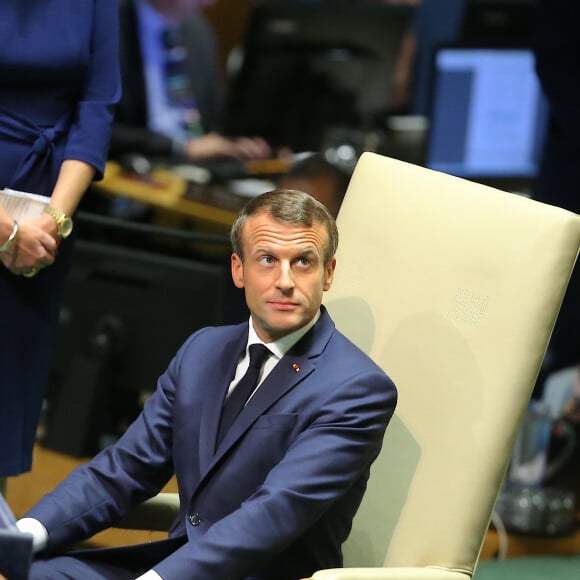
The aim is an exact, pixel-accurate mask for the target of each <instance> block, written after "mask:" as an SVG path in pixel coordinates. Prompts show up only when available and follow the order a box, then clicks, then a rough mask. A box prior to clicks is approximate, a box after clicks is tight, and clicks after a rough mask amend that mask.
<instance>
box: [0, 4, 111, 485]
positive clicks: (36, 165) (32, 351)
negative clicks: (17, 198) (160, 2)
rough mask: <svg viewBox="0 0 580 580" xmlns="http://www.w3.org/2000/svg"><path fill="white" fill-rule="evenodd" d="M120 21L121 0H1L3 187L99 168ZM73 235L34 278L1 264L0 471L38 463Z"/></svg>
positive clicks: (36, 184)
mask: <svg viewBox="0 0 580 580" xmlns="http://www.w3.org/2000/svg"><path fill="white" fill-rule="evenodd" d="M117 29H118V7H117V0H26V1H23V0H2V2H0V44H1V48H0V188H4V187H11V188H13V189H18V190H23V191H29V192H33V193H38V194H42V195H46V196H50V195H51V193H52V189H53V187H54V184H55V182H56V179H57V176H58V172H59V169H60V166H61V163H62V161H63V160H65V159H77V160H81V161H84V162H86V163H88V164H90V165H92V166H93V167H94V168H95V169H96V178H99V177H101V176H102V173H103V171H104V166H105V161H106V157H107V147H108V142H109V133H110V125H111V122H112V118H113V107H114V104H115V103H116V102H117V101H118V99H119V96H120V80H119V71H118V31H117ZM71 242H72V240H71V238H68V239H67V240H66V241H64V242H63V244H62V245H61V247H60V248H59V254H58V257H57V260H56V262H55V264H54V265H53V266H51V267H50V268H46V269H43V270H42V271H41V272H40V273H39V274H38V275H37V276H35V277H34V278H25V277H22V276H15V275H13V274H12V273H10V272H9V271H8V270H7V269H6V268H4V267H3V266H2V265H0V476H8V475H18V474H19V473H23V472H25V471H28V470H30V467H31V463H32V449H33V445H34V440H35V433H36V428H37V424H38V419H39V415H40V410H41V405H42V399H43V396H44V389H45V383H46V378H47V375H48V371H49V368H50V359H51V354H52V347H53V343H54V341H55V332H56V325H57V319H58V311H59V306H60V301H61V294H62V289H63V286H64V283H65V277H66V272H67V266H68V263H69V260H70V253H71ZM79 388H82V385H79Z"/></svg>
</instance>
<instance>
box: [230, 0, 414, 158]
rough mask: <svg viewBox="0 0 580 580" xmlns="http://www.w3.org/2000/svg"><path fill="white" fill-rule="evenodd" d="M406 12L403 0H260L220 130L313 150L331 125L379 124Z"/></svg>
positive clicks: (360, 126) (408, 14)
mask: <svg viewBox="0 0 580 580" xmlns="http://www.w3.org/2000/svg"><path fill="white" fill-rule="evenodd" d="M411 15H412V11H411V10H410V9H409V8H408V7H401V6H388V5H381V4H377V3H374V2H372V3H367V2H344V1H340V0H330V1H328V0H326V1H320V2H307V1H300V0H297V1H291V2H268V3H262V4H258V5H257V6H256V7H255V8H254V9H253V12H252V15H251V19H250V24H249V26H248V30H247V36H246V39H245V44H244V47H243V50H244V59H243V63H242V65H241V68H240V70H239V72H238V74H237V75H236V76H235V78H234V79H233V81H232V88H231V92H230V99H229V101H230V102H229V107H228V112H227V123H226V131H227V132H228V133H230V134H235V135H262V136H264V137H266V138H267V139H268V140H269V141H270V142H271V143H272V144H273V145H274V146H289V147H291V148H292V149H294V150H296V151H304V150H314V151H317V150H320V148H321V143H322V142H323V141H324V138H325V132H326V131H327V130H328V129H329V128H330V129H335V128H357V129H370V128H374V127H375V126H376V125H377V123H378V124H381V126H382V122H383V120H384V114H385V112H386V111H387V103H388V101H389V94H390V90H391V81H392V76H393V70H394V67H395V62H396V59H397V55H398V53H399V48H400V44H401V40H402V37H403V34H404V32H405V30H406V29H407V25H408V24H409V22H410V18H411Z"/></svg>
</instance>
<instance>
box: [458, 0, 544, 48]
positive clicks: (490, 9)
mask: <svg viewBox="0 0 580 580" xmlns="http://www.w3.org/2000/svg"><path fill="white" fill-rule="evenodd" d="M536 4H537V0H467V1H466V3H465V11H464V15H463V20H462V25H461V31H460V34H459V38H460V41H461V43H462V44H471V45H474V46H482V45H485V46H512V47H521V46H531V45H532V41H533V35H534V31H535V26H536Z"/></svg>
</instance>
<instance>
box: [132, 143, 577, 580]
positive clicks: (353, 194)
mask: <svg viewBox="0 0 580 580" xmlns="http://www.w3.org/2000/svg"><path fill="white" fill-rule="evenodd" d="M338 224H339V230H340V236H341V240H340V244H339V252H338V264H337V271H336V276H335V279H334V283H333V288H332V289H331V291H330V292H328V294H327V298H326V300H325V303H326V305H327V307H328V309H329V310H330V312H331V314H332V316H333V317H334V319H335V322H336V323H337V326H338V327H339V328H340V329H341V330H342V331H343V332H345V334H346V335H347V336H348V337H349V338H351V339H352V340H353V341H354V342H355V343H357V344H358V345H359V346H360V347H361V348H362V349H363V350H364V351H366V352H367V353H369V355H370V356H371V357H372V358H373V359H375V360H376V361H377V362H378V364H380V365H381V366H382V367H383V368H384V369H385V370H386V371H387V373H388V374H389V375H390V376H391V377H392V378H393V380H394V381H395V383H396V384H397V387H398V389H399V402H398V406H397V410H396V413H395V416H394V417H393V419H392V421H391V424H390V425H389V428H388V429H387V434H386V437H385V441H384V446H383V450H382V452H381V455H380V457H379V458H378V459H377V461H376V462H375V463H374V465H373V468H372V470H371V478H370V481H369V486H368V490H367V493H366V495H365V497H364V499H363V503H362V505H361V508H360V510H359V512H358V514H357V516H356V518H355V521H354V526H353V530H352V533H351V536H350V538H349V539H348V541H347V542H346V544H345V547H344V553H345V566H346V567H345V568H343V569H337V570H324V571H319V572H316V573H315V574H314V579H315V580H347V579H348V580H366V579H374V580H378V579H385V580H386V579H416V580H436V579H444V580H455V579H457V580H459V579H461V580H468V579H469V578H471V576H472V575H473V572H474V569H475V566H476V563H477V558H478V555H479V551H480V548H481V545H482V543H483V539H484V536H485V533H486V530H487V528H488V524H489V520H490V516H491V513H492V510H493V506H494V502H495V500H496V497H497V494H498V491H499V488H500V485H501V483H502V480H503V476H504V473H505V470H506V467H507V464H508V461H509V457H510V453H511V448H512V445H513V442H514V440H515V436H516V434H517V431H518V426H519V424H520V420H521V419H522V417H523V414H524V412H525V410H526V408H527V404H528V401H529V397H530V393H531V390H532V387H533V384H534V381H535V378H536V375H537V372H538V370H539V367H540V364H541V362H542V359H543V356H544V352H545V349H546V346H547V343H548V339H549V336H550V332H551V330H552V327H553V324H554V321H555V318H556V314H557V312H558V309H559V306H560V303H561V300H562V296H563V293H564V289H565V287H566V284H567V281H568V279H569V276H570V273H571V271H572V268H573V265H574V261H575V259H576V256H577V253H578V248H579V245H580V218H579V217H578V216H576V215H574V214H571V213H570V212H567V211H564V210H561V209H558V208H555V207H551V206H547V205H542V204H539V203H536V202H533V201H530V200H528V199H525V198H522V197H519V196H516V195H513V194H508V193H504V192H500V191H497V190H494V189H491V188H488V187H484V186H482V185H476V184H474V183H471V182H468V181H464V180H461V179H457V178H453V177H450V176H448V175H444V174H441V173H436V172H433V171H429V170H427V169H423V168H421V167H418V166H414V165H409V164H406V163H402V162H399V161H395V160H393V159H389V158H386V157H382V156H379V155H376V154H372V153H365V154H363V156H362V157H361V159H360V160H359V162H358V164H357V167H356V169H355V172H354V175H353V177H352V180H351V182H350V185H349V188H348V192H347V195H346V198H345V200H344V202H343V205H342V208H341V210H340V214H339V217H338ZM146 505H147V507H149V508H153V507H154V508H157V511H156V512H155V515H154V516H151V514H150V513H147V511H146V510H141V511H139V512H136V513H133V514H132V516H131V518H128V519H127V520H125V521H124V522H123V524H124V525H126V526H130V527H138V528H145V529H167V527H168V526H169V525H170V522H171V520H172V519H173V517H174V516H175V514H176V513H177V509H178V500H177V495H176V494H160V495H159V496H158V497H156V498H153V499H152V500H149V502H146Z"/></svg>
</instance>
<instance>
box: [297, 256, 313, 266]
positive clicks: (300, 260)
mask: <svg viewBox="0 0 580 580" xmlns="http://www.w3.org/2000/svg"><path fill="white" fill-rule="evenodd" d="M298 263H299V264H300V265H301V266H310V264H312V260H311V259H310V258H307V257H306V256H302V257H301V258H298Z"/></svg>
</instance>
